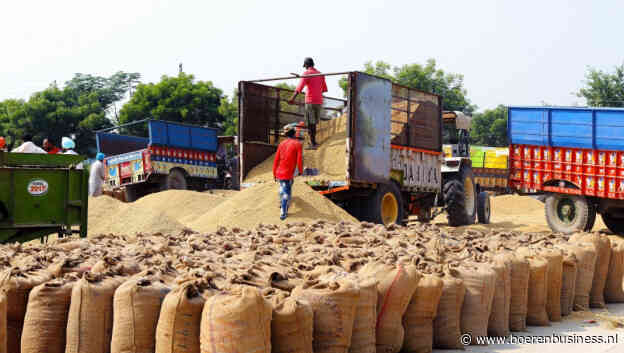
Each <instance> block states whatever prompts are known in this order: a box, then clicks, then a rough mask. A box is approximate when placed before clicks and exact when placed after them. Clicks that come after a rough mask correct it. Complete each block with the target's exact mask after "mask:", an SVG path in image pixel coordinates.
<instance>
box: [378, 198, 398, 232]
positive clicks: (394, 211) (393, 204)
mask: <svg viewBox="0 0 624 353" xmlns="http://www.w3.org/2000/svg"><path fill="white" fill-rule="evenodd" d="M398 217H399V202H398V201H397V199H396V197H394V194H393V193H391V192H388V193H386V194H385V195H384V196H383V198H382V199H381V221H382V222H383V224H385V225H388V224H392V223H396V221H397V218H398Z"/></svg>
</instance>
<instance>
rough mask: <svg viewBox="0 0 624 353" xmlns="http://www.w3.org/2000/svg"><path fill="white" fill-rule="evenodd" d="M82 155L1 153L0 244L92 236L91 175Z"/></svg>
mask: <svg viewBox="0 0 624 353" xmlns="http://www.w3.org/2000/svg"><path fill="white" fill-rule="evenodd" d="M83 160H84V157H82V156H79V155H67V154H36V153H10V152H5V151H0V243H13V242H25V241H29V240H33V239H36V238H41V239H44V238H45V237H47V236H48V235H50V234H54V233H56V234H57V235H58V236H59V237H64V236H69V235H73V234H78V235H79V236H80V237H83V238H84V237H86V236H87V217H88V216H87V208H88V202H89V197H88V196H89V195H88V181H89V180H88V178H89V177H88V173H87V172H86V170H84V169H78V168H77V166H78V165H79V163H80V162H82V161H83Z"/></svg>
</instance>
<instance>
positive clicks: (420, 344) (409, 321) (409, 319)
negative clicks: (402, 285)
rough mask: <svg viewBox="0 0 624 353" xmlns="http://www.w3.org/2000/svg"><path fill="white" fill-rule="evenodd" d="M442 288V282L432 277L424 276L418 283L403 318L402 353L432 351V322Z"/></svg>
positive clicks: (425, 352) (426, 352)
mask: <svg viewBox="0 0 624 353" xmlns="http://www.w3.org/2000/svg"><path fill="white" fill-rule="evenodd" d="M442 286H443V282H442V280H441V279H440V278H439V277H437V276H434V275H426V276H424V277H423V278H421V279H420V281H418V287H416V291H415V292H414V295H413V296H412V300H411V301H410V303H409V305H408V306H407V310H406V311H405V315H404V316H403V327H404V328H405V339H404V341H403V349H402V351H403V352H407V353H428V352H431V350H432V349H433V320H434V319H435V317H436V314H437V312H438V304H439V303H440V296H442Z"/></svg>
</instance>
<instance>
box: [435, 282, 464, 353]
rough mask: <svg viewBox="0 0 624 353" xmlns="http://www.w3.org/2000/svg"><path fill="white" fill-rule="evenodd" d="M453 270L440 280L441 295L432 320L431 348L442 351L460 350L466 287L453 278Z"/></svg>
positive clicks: (461, 346)
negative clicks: (441, 349) (462, 311)
mask: <svg viewBox="0 0 624 353" xmlns="http://www.w3.org/2000/svg"><path fill="white" fill-rule="evenodd" d="M454 273H455V271H454V270H449V272H448V273H447V274H446V275H445V276H444V277H443V278H442V284H443V286H442V295H441V296H440V303H439V304H438V312H437V314H436V317H435V319H434V320H433V346H434V347H435V348H443V349H461V348H463V347H464V345H463V344H461V342H460V341H459V339H460V336H461V319H460V318H461V310H462V305H463V304H464V295H465V294H466V287H465V286H464V282H463V281H462V280H461V279H459V278H457V277H454V276H453V275H452V274H454Z"/></svg>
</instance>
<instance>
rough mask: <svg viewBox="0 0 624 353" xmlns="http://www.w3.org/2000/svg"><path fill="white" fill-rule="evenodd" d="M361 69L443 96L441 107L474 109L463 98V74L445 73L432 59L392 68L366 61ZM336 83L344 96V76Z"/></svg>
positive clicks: (345, 80) (468, 110) (469, 111)
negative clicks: (422, 63) (422, 62)
mask: <svg viewBox="0 0 624 353" xmlns="http://www.w3.org/2000/svg"><path fill="white" fill-rule="evenodd" d="M364 72H365V73H368V74H371V75H375V76H379V77H383V78H387V79H390V80H392V81H394V82H396V83H398V84H400V85H403V86H407V87H410V88H414V89H419V90H421V91H425V92H431V93H435V94H439V95H441V96H442V105H443V109H444V110H459V111H463V112H465V113H468V114H471V113H472V112H473V111H474V110H475V109H476V106H475V105H472V104H470V100H468V98H467V97H466V95H467V92H466V89H465V88H464V76H463V75H460V74H454V73H445V72H444V71H443V70H442V69H439V68H437V67H436V62H435V60H434V59H429V60H427V63H426V64H425V65H424V66H423V65H420V64H409V65H403V66H394V67H393V66H391V65H390V64H388V63H386V62H383V61H377V62H376V63H375V64H373V63H372V62H370V61H369V62H367V63H365V64H364ZM339 85H340V87H341V88H342V89H343V91H344V93H345V96H346V92H347V85H348V82H347V79H346V78H342V79H341V80H340V83H339Z"/></svg>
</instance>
